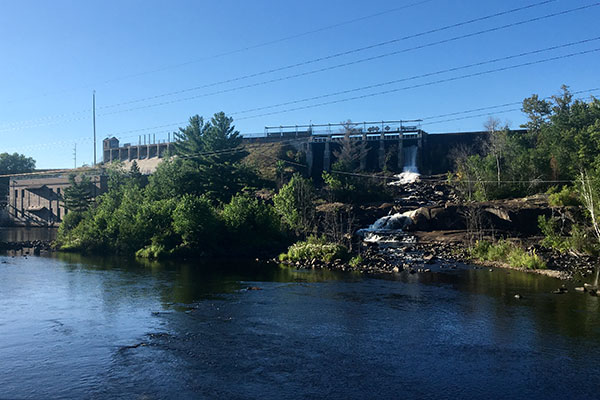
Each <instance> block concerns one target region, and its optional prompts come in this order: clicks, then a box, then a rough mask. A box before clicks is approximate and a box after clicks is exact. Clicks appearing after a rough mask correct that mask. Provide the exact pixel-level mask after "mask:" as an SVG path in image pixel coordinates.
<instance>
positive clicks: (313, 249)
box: [279, 236, 349, 262]
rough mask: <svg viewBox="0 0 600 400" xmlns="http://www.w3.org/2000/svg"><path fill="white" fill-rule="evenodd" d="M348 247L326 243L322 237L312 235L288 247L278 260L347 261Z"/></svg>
mask: <svg viewBox="0 0 600 400" xmlns="http://www.w3.org/2000/svg"><path fill="white" fill-rule="evenodd" d="M348 258H349V254H348V249H346V247H345V246H342V245H341V244H336V243H328V242H326V241H325V240H324V239H322V238H321V239H319V238H316V237H314V236H311V237H309V238H308V239H307V240H306V241H302V242H297V243H294V244H293V245H291V246H290V247H289V248H288V251H287V253H282V254H280V255H279V260H280V261H309V260H320V261H324V262H332V261H334V260H338V259H339V260H342V261H347V260H348Z"/></svg>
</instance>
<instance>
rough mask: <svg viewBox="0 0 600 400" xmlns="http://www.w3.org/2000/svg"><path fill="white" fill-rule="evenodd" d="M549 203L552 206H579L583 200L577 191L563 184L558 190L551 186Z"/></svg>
mask: <svg viewBox="0 0 600 400" xmlns="http://www.w3.org/2000/svg"><path fill="white" fill-rule="evenodd" d="M547 193H548V203H549V204H550V205H551V206H552V207H579V206H580V205H581V201H579V197H578V196H577V192H575V190H573V188H571V187H569V186H563V188H562V189H561V190H560V191H558V190H557V188H556V187H555V186H553V187H551V188H550V189H549V190H548V191H547Z"/></svg>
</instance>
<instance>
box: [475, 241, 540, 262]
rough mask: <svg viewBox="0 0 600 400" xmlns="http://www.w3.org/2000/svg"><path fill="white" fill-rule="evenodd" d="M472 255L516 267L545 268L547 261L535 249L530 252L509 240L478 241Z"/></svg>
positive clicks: (482, 259)
mask: <svg viewBox="0 0 600 400" xmlns="http://www.w3.org/2000/svg"><path fill="white" fill-rule="evenodd" d="M471 256H472V257H474V258H476V259H479V260H481V261H495V262H501V263H506V264H509V265H511V266H513V267H516V268H526V269H545V268H547V267H546V263H545V262H544V261H543V260H542V259H541V258H540V256H538V255H537V254H536V252H535V251H533V252H531V253H528V252H527V251H525V250H523V249H522V248H521V247H519V246H517V245H516V244H514V243H512V242H509V241H507V240H500V241H498V242H497V243H490V242H487V241H478V242H477V243H476V245H475V247H474V248H473V249H471Z"/></svg>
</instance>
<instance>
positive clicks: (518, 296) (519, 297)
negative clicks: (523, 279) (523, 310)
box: [515, 293, 523, 299]
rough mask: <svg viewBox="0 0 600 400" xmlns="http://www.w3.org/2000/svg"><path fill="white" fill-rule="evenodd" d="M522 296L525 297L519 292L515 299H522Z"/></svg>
mask: <svg viewBox="0 0 600 400" xmlns="http://www.w3.org/2000/svg"><path fill="white" fill-rule="evenodd" d="M522 298H523V297H522V296H521V295H520V294H519V293H517V294H515V299H522Z"/></svg>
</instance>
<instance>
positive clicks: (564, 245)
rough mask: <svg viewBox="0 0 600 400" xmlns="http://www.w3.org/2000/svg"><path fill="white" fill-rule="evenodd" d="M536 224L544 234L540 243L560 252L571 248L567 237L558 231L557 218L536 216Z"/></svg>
mask: <svg viewBox="0 0 600 400" xmlns="http://www.w3.org/2000/svg"><path fill="white" fill-rule="evenodd" d="M538 226H539V227H540V230H541V231H542V234H543V235H544V238H543V239H542V241H541V242H540V244H541V245H542V246H544V247H548V248H551V249H554V250H558V251H560V252H561V253H563V252H566V251H568V250H569V249H570V248H571V243H570V242H569V239H568V238H567V237H564V236H563V235H561V234H559V233H558V220H557V219H556V218H554V217H552V218H546V217H545V216H543V215H540V216H539V217H538Z"/></svg>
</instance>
